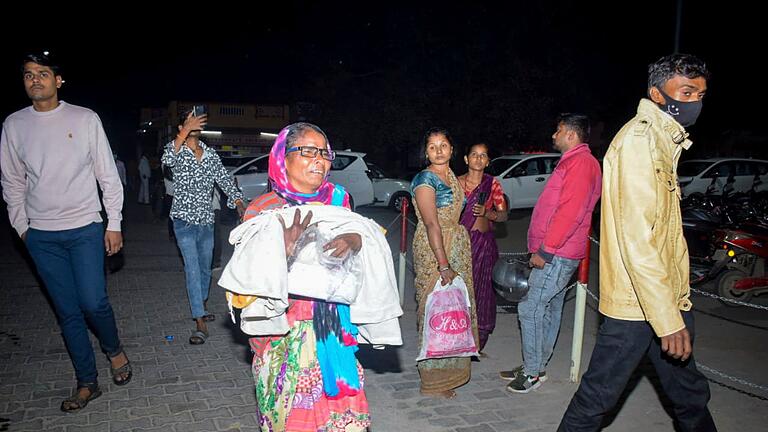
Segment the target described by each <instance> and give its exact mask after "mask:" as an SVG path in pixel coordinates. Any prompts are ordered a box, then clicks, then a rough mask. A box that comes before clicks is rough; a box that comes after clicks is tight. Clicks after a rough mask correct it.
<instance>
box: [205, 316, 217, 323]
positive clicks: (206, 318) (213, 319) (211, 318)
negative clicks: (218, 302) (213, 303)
mask: <svg viewBox="0 0 768 432" xmlns="http://www.w3.org/2000/svg"><path fill="white" fill-rule="evenodd" d="M203 321H205V322H211V321H216V315H214V314H207V315H203Z"/></svg>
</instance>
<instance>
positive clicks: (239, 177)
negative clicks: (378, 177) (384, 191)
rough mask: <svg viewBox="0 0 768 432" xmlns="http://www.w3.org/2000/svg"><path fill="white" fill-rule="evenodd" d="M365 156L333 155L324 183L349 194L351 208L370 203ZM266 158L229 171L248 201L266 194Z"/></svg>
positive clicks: (356, 153)
mask: <svg viewBox="0 0 768 432" xmlns="http://www.w3.org/2000/svg"><path fill="white" fill-rule="evenodd" d="M364 156H365V153H358V152H351V151H336V158H335V159H334V160H333V162H332V163H331V173H330V176H329V178H328V180H329V181H330V182H332V183H338V184H340V185H342V186H344V188H345V189H346V190H347V192H349V202H350V205H351V206H352V208H353V209H354V208H355V207H359V206H363V205H368V204H372V203H373V183H372V182H371V179H370V178H368V174H367V167H366V165H365V160H364V159H363V157H364ZM268 171H269V155H262V156H259V157H257V158H255V159H253V160H251V161H249V162H246V163H244V164H243V165H240V166H239V167H237V168H236V169H235V170H233V171H232V175H233V176H234V177H235V181H236V182H237V184H238V186H240V188H241V189H242V190H243V194H244V195H245V199H247V200H248V201H250V200H252V199H254V198H256V197H258V196H260V195H263V194H264V193H266V192H267V186H268V182H267V178H268Z"/></svg>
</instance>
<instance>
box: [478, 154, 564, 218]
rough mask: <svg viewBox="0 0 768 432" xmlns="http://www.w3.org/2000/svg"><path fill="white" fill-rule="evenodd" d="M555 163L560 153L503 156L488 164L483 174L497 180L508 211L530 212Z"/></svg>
mask: <svg viewBox="0 0 768 432" xmlns="http://www.w3.org/2000/svg"><path fill="white" fill-rule="evenodd" d="M559 160H560V153H534V154H518V155H507V156H501V157H497V158H495V159H494V160H492V161H491V163H490V165H489V166H488V168H487V169H486V171H485V172H487V173H488V174H490V175H492V176H495V177H496V178H497V179H498V180H499V183H501V187H502V189H504V198H505V199H506V200H507V204H508V205H509V208H510V209H518V208H530V207H533V206H535V205H536V201H537V200H538V199H539V195H541V192H542V191H543V190H544V185H545V184H546V183H547V179H548V178H549V176H550V174H552V171H554V170H555V166H557V162H558V161H559Z"/></svg>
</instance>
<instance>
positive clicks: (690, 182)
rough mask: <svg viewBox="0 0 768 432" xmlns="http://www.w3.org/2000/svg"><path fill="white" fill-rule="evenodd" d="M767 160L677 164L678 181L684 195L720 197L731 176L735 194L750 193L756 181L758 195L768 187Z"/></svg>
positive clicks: (708, 161) (704, 160)
mask: <svg viewBox="0 0 768 432" xmlns="http://www.w3.org/2000/svg"><path fill="white" fill-rule="evenodd" d="M766 173H768V161H766V160H759V159H739V158H711V159H691V160H688V161H684V162H680V163H679V164H678V165H677V180H678V182H680V187H681V188H682V192H683V195H685V196H690V195H691V194H694V193H701V194H706V193H707V192H708V191H707V189H709V194H710V195H721V194H722V193H723V187H724V186H725V185H726V184H727V183H728V179H729V178H731V177H732V180H733V191H732V192H748V191H749V190H750V189H751V188H752V186H753V184H755V183H756V182H755V180H756V178H757V179H759V180H760V182H758V183H759V184H757V185H756V192H762V191H765V190H766V188H768V177H766Z"/></svg>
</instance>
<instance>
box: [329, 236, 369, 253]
mask: <svg viewBox="0 0 768 432" xmlns="http://www.w3.org/2000/svg"><path fill="white" fill-rule="evenodd" d="M362 247H363V239H362V238H360V234H355V233H347V234H339V235H338V236H336V237H335V238H334V239H333V240H331V241H329V242H328V243H327V244H326V245H325V246H323V250H324V251H327V250H331V249H335V250H334V251H333V253H332V254H331V256H333V257H336V258H341V257H343V256H346V255H347V254H348V253H349V251H350V250H351V251H352V252H354V253H358V252H360V249H361V248H362Z"/></svg>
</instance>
